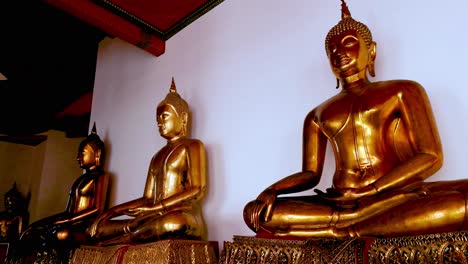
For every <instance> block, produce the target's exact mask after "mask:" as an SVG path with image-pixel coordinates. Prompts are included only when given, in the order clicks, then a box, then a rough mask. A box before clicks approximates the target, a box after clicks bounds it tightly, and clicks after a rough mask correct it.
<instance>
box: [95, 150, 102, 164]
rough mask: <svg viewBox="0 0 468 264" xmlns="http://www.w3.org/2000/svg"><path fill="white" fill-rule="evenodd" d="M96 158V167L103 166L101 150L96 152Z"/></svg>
mask: <svg viewBox="0 0 468 264" xmlns="http://www.w3.org/2000/svg"><path fill="white" fill-rule="evenodd" d="M94 158H95V159H96V166H100V165H101V150H100V149H97V150H95V151H94Z"/></svg>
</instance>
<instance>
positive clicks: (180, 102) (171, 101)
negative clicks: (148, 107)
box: [158, 77, 189, 114]
mask: <svg viewBox="0 0 468 264" xmlns="http://www.w3.org/2000/svg"><path fill="white" fill-rule="evenodd" d="M163 105H169V106H171V107H173V108H174V110H175V111H176V112H177V114H182V113H184V112H185V113H188V112H189V108H188V104H187V102H185V100H184V99H182V97H181V96H180V95H179V93H177V88H176V85H175V81H174V77H172V82H171V88H169V93H168V94H167V95H166V98H164V100H162V101H161V102H160V103H159V104H158V107H160V106H163Z"/></svg>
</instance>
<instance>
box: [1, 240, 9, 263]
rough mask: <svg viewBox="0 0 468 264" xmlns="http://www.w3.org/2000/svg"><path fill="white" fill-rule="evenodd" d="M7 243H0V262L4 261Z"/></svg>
mask: <svg viewBox="0 0 468 264" xmlns="http://www.w3.org/2000/svg"><path fill="white" fill-rule="evenodd" d="M8 246H9V245H8V243H0V263H3V262H4V261H5V258H6V255H7V253H8Z"/></svg>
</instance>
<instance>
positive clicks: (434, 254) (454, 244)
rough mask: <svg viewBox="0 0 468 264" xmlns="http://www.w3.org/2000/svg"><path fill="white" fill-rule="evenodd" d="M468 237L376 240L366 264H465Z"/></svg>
mask: <svg viewBox="0 0 468 264" xmlns="http://www.w3.org/2000/svg"><path fill="white" fill-rule="evenodd" d="M467 247H468V233H467V232H453V233H441V234H433V235H423V236H409V237H398V238H386V239H376V240H375V241H374V242H373V243H372V244H371V245H370V248H369V251H368V256H369V263H411V264H412V263H468V248H467Z"/></svg>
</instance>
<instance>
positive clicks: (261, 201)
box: [249, 189, 276, 230]
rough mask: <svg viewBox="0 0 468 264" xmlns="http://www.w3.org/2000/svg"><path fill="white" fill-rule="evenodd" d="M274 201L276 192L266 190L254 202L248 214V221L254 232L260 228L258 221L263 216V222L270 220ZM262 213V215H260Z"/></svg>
mask: <svg viewBox="0 0 468 264" xmlns="http://www.w3.org/2000/svg"><path fill="white" fill-rule="evenodd" d="M275 201H276V192H275V191H274V190H273V189H266V190H265V191H263V192H262V193H260V195H259V196H258V197H257V199H256V200H255V206H254V208H253V209H252V211H251V212H250V217H249V218H250V219H251V223H252V225H253V227H254V228H255V230H258V229H259V228H260V222H261V221H260V219H261V217H262V215H263V219H262V220H263V221H265V222H268V221H270V220H271V217H272V211H273V205H274V203H275ZM262 213H263V214H262Z"/></svg>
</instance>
